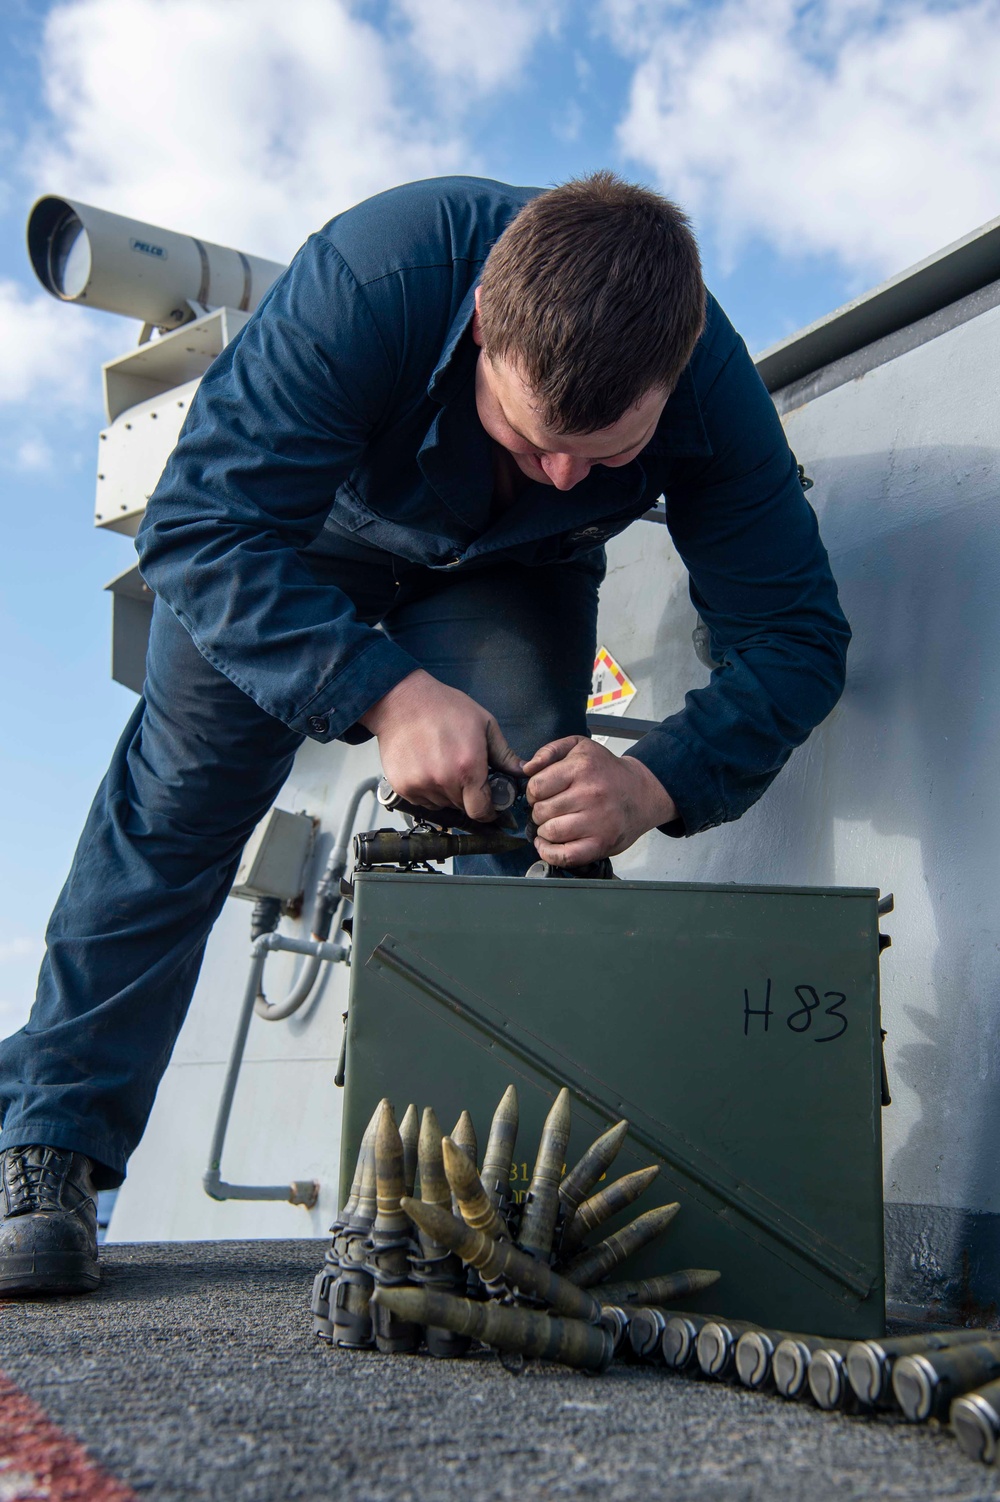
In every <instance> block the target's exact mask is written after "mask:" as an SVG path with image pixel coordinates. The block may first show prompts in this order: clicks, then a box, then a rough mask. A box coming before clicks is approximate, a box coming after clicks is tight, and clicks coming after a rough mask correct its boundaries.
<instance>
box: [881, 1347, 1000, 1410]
mask: <svg viewBox="0 0 1000 1502" xmlns="http://www.w3.org/2000/svg"><path fill="white" fill-rule="evenodd" d="M998 1377H1000V1335H995V1336H993V1338H992V1339H984V1340H981V1341H979V1342H978V1343H974V1344H972V1345H964V1346H948V1347H947V1348H946V1349H945V1350H943V1351H923V1352H921V1354H920V1355H918V1356H900V1357H899V1359H898V1361H896V1363H895V1364H894V1366H893V1369H892V1390H893V1392H894V1393H895V1394H896V1402H897V1403H898V1404H899V1406H900V1408H901V1409H902V1410H903V1413H904V1415H905V1416H906V1418H908V1419H909V1420H910V1422H911V1424H919V1423H923V1421H924V1420H925V1419H931V1418H943V1417H944V1416H945V1415H946V1414H947V1412H948V1409H949V1408H950V1406H951V1401H952V1399H953V1398H957V1397H960V1396H961V1395H962V1394H963V1393H967V1392H972V1391H973V1390H974V1389H975V1388H979V1387H985V1386H986V1384H987V1383H991V1382H994V1381H996V1379H997V1378H998Z"/></svg>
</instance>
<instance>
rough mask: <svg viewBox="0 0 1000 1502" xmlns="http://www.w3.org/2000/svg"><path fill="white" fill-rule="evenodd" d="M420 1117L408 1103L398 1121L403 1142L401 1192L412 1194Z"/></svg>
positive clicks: (415, 1173)
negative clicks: (401, 1117)
mask: <svg viewBox="0 0 1000 1502" xmlns="http://www.w3.org/2000/svg"><path fill="white" fill-rule="evenodd" d="M419 1130H420V1118H419V1116H418V1115H417V1108H416V1106H414V1105H409V1106H407V1108H406V1112H405V1114H404V1116H403V1119H402V1121H401V1122H400V1123H399V1135H400V1138H401V1140H402V1143H403V1193H404V1194H412V1193H413V1188H414V1185H415V1184H416V1180H417V1134H418V1132H419Z"/></svg>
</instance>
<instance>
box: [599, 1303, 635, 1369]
mask: <svg viewBox="0 0 1000 1502" xmlns="http://www.w3.org/2000/svg"><path fill="white" fill-rule="evenodd" d="M634 1313H635V1311H634V1310H628V1309H623V1308H622V1306H621V1305H620V1304H602V1305H601V1324H602V1325H603V1326H604V1328H605V1330H607V1331H608V1333H609V1335H610V1336H611V1339H612V1340H613V1341H614V1353H615V1355H616V1356H617V1355H618V1352H619V1351H620V1350H621V1348H622V1346H623V1345H624V1344H625V1342H626V1341H627V1340H628V1333H629V1326H630V1324H631V1322H632V1318H633V1315H634Z"/></svg>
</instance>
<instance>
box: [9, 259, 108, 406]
mask: <svg viewBox="0 0 1000 1502" xmlns="http://www.w3.org/2000/svg"><path fill="white" fill-rule="evenodd" d="M0 328H2V329H3V359H2V360H0V403H4V404H6V403H13V402H24V401H28V400H30V399H39V400H43V404H44V405H45V406H60V407H83V406H84V405H86V404H88V403H92V402H93V399H94V390H95V383H96V379H97V376H98V374H99V372H98V366H99V363H100V360H101V359H102V358H106V357H107V354H106V345H107V331H106V330H102V329H100V328H99V327H98V326H97V325H96V324H95V322H94V320H93V319H92V318H89V317H88V316H87V315H86V313H85V312H84V311H83V310H82V309H80V308H66V307H63V306H62V305H61V304H60V303H58V302H56V300H55V299H54V298H52V297H49V296H47V295H46V294H45V293H42V292H39V293H37V294H35V295H29V294H28V293H26V292H25V291H24V290H23V288H21V287H19V286H18V285H17V284H16V283H15V282H10V281H0Z"/></svg>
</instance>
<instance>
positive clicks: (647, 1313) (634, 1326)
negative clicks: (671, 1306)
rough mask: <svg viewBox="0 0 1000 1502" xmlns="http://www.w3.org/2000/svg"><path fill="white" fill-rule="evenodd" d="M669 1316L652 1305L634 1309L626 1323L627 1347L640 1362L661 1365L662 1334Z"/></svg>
mask: <svg viewBox="0 0 1000 1502" xmlns="http://www.w3.org/2000/svg"><path fill="white" fill-rule="evenodd" d="M669 1318H670V1315H669V1314H668V1313H667V1312H666V1310H664V1309H657V1308H655V1307H654V1306H653V1305H649V1306H648V1307H647V1308H640V1309H634V1310H633V1311H632V1314H631V1316H630V1318H629V1322H628V1339H629V1345H630V1346H631V1347H632V1350H633V1351H634V1352H635V1354H636V1356H638V1357H639V1359H640V1360H641V1361H648V1362H650V1363H652V1364H653V1365H655V1366H662V1365H663V1348H662V1342H663V1332H664V1330H665V1329H666V1328H667V1320H668V1319H669Z"/></svg>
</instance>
